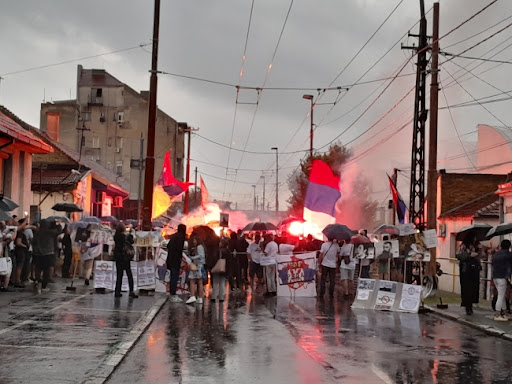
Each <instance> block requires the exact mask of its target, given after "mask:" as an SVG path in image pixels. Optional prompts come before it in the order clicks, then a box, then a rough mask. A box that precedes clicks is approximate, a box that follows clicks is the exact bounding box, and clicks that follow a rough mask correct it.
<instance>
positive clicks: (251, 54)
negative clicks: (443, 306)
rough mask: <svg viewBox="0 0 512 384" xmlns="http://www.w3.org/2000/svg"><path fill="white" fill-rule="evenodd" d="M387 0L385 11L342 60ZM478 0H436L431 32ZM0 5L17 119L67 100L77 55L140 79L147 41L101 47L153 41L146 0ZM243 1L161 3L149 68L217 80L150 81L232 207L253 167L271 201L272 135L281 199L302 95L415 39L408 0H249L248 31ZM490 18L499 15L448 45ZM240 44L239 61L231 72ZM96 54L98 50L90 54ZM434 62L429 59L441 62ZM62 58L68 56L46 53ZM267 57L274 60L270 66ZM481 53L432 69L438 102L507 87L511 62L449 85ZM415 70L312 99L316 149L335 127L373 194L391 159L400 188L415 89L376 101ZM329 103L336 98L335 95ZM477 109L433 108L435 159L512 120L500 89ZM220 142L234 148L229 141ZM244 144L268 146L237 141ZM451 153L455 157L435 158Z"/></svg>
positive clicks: (399, 53)
mask: <svg viewBox="0 0 512 384" xmlns="http://www.w3.org/2000/svg"><path fill="white" fill-rule="evenodd" d="M399 3H400V5H399V6H398V7H397V9H396V11H395V12H394V13H393V14H392V15H391V16H390V18H389V20H388V21H387V22H386V23H385V24H384V25H383V27H382V28H381V29H380V30H379V32H378V33H377V34H376V35H375V36H374V37H373V38H372V39H371V40H370V42H369V43H368V45H367V46H366V47H365V48H364V50H363V51H362V52H361V53H360V54H359V55H358V56H357V57H356V58H355V59H354V60H353V61H352V62H351V63H350V65H349V66H348V67H347V68H346V70H344V71H343V69H344V68H345V67H346V65H347V64H348V63H349V62H350V61H351V60H352V59H353V58H354V56H355V55H356V53H357V52H358V51H359V49H360V48H361V47H362V46H363V45H364V44H365V43H366V42H367V40H368V39H369V38H370V36H371V35H372V34H373V33H374V32H375V31H376V30H377V28H378V27H379V25H380V24H381V23H382V22H383V21H384V20H385V19H386V17H388V15H390V13H391V12H392V10H393V9H394V8H395V7H396V6H397V5H398V4H399ZM488 3H490V0H450V1H441V5H440V8H441V36H443V35H444V34H445V33H447V32H448V31H450V30H451V29H452V28H454V27H455V26H457V25H458V24H460V23H461V22H463V21H464V20H466V19H468V18H469V17H470V16H472V15H473V14H475V13H476V12H477V11H479V10H480V9H481V8H483V7H484V6H485V5H486V4H488ZM0 4H1V9H2V12H1V13H0V47H1V54H0V76H1V77H2V80H1V83H0V104H2V105H4V106H6V107H7V108H8V109H10V110H11V111H12V112H14V113H15V114H17V115H18V116H19V117H21V118H22V119H23V120H25V121H27V122H28V123H30V124H32V125H35V126H37V127H38V126H39V109H40V103H41V102H42V101H43V100H46V101H51V100H63V99H69V98H70V95H71V97H72V98H74V95H75V93H76V89H75V84H76V66H77V64H82V65H83V66H84V68H103V69H105V70H107V71H108V72H109V73H111V74H112V75H113V76H114V77H116V78H118V79H119V80H121V81H123V82H125V83H126V84H128V85H129V86H131V87H132V88H134V89H136V90H139V91H140V90H146V89H149V74H148V70H149V68H150V66H151V55H150V51H151V47H150V46H146V47H143V48H135V49H132V50H126V51H123V52H118V53H115V54H108V55H101V54H103V53H108V52H112V51H118V50H123V49H126V48H130V47H136V46H138V45H140V44H145V43H149V42H150V41H151V37H152V26H153V2H152V1H150V0H145V1H142V0H137V1H135V0H112V1H104V0H89V1H81V2H78V1H64V0H59V1H58V0H47V1H44V2H43V1H39V0H31V1H28V0H27V1H8V0H3V1H1V2H0ZM252 4H253V2H252V0H217V1H206V0H172V1H171V0H169V1H167V0H163V1H162V8H161V18H160V51H159V69H160V70H161V71H165V72H169V73H172V74H177V75H183V76H189V77H196V78H200V79H204V80H209V81H214V82H221V83H225V84H227V85H221V84H214V83H211V82H205V81H198V80H192V79H188V78H184V77H179V76H173V75H163V74H162V75H159V80H158V82H159V83H158V105H159V107H160V108H161V109H162V110H163V111H165V112H166V113H168V114H169V115H170V116H172V117H173V118H174V119H176V120H177V121H186V122H188V123H189V125H191V126H193V127H197V128H199V132H198V133H199V134H200V135H201V136H203V137H204V138H203V137H198V136H194V137H193V140H192V156H191V157H192V159H193V162H192V169H194V167H197V168H198V170H199V173H200V174H201V175H202V176H203V179H204V180H205V183H206V185H207V187H208V189H209V191H210V195H211V196H212V197H213V198H217V199H226V200H230V201H233V202H237V203H238V208H242V209H250V208H252V202H253V188H252V185H253V184H255V185H257V189H256V193H257V194H258V195H260V196H261V194H262V186H263V182H262V179H261V178H260V176H261V175H262V174H263V175H265V179H266V187H267V190H266V192H267V199H268V200H269V201H270V203H271V208H272V207H274V204H275V203H274V201H275V174H274V172H275V153H272V151H271V150H270V148H271V147H278V148H279V165H280V170H279V179H280V182H281V183H282V184H281V185H280V204H281V208H283V207H284V206H285V205H286V203H285V201H286V198H287V197H288V190H287V186H286V179H287V178H288V177H289V175H290V174H291V173H292V172H293V170H294V169H295V167H296V166H297V165H298V163H299V160H300V159H301V158H302V157H304V156H306V154H307V150H308V148H309V139H308V135H309V116H308V112H309V107H310V104H309V103H310V102H309V100H304V99H303V98H302V96H303V95H304V94H312V95H314V96H315V98H316V97H317V96H318V93H317V91H316V90H315V89H317V88H320V89H323V88H326V87H328V86H329V85H331V86H333V87H337V86H345V85H350V84H353V83H355V82H356V81H357V80H358V79H359V78H360V77H361V75H363V74H364V73H365V71H366V70H367V69H368V68H370V67H371V66H372V65H373V64H374V63H375V62H376V61H377V60H379V59H380V58H381V56H382V55H383V54H384V53H385V52H387V51H388V50H389V49H390V48H392V49H391V51H390V52H389V53H388V54H387V55H386V56H385V57H384V58H383V59H382V60H381V61H380V62H379V63H378V64H377V65H376V66H375V67H374V68H373V69H372V70H371V71H370V72H369V73H368V74H367V75H366V76H365V77H364V78H363V79H362V80H360V81H363V82H364V81H369V80H375V79H381V78H387V77H390V76H392V75H394V74H395V73H396V72H397V70H398V69H399V68H401V67H402V66H403V65H404V64H406V62H407V60H408V59H409V58H410V56H411V52H410V51H404V50H401V49H400V43H404V44H407V45H411V44H412V43H414V42H415V39H414V38H407V37H403V38H402V36H404V35H406V33H407V31H408V30H409V29H411V28H412V29H411V32H412V33H417V32H418V28H417V25H416V26H415V24H416V22H417V21H418V19H419V1H414V0H405V1H402V2H400V1H399V0H344V1H340V0H316V1H311V0H294V1H293V2H292V6H291V9H290V1H289V0H255V1H254V8H253V12H252V17H251V23H250V28H249V34H248V39H247V40H246V37H247V31H248V26H249V19H250V15H251V5H252ZM431 7H432V1H430V0H426V4H425V8H426V10H430V9H431ZM289 10H290V12H289V16H288V19H287V21H286V23H285V20H286V17H287V14H288V11H289ZM431 17H432V12H430V13H429V14H428V15H427V19H428V23H429V27H428V29H429V31H430V30H431ZM507 18H508V19H507ZM500 22H501V23H500ZM510 22H512V4H510V2H508V1H505V0H500V1H498V2H497V3H496V4H494V5H492V6H491V7H490V8H489V9H488V10H486V11H485V12H483V13H482V14H481V15H479V16H477V17H476V18H475V19H474V20H472V21H470V22H468V23H467V24H466V25H464V26H462V27H461V28H460V29H458V30H456V31H455V32H453V33H452V34H450V35H449V36H447V37H446V38H444V39H442V40H441V42H440V44H441V48H442V49H445V50H446V51H447V52H450V53H460V52H462V51H463V50H465V49H466V48H469V47H471V46H473V45H475V44H476V43H478V42H479V41H481V40H483V39H485V38H487V37H488V36H490V35H491V34H493V33H494V32H497V31H498V30H500V29H501V28H503V27H505V26H507V25H508V24H509V23H510ZM496 23H500V24H498V25H497V26H495V27H494V28H492V29H490V30H488V31H486V32H483V33H482V34H480V35H478V36H476V37H473V38H472V39H469V40H466V41H464V42H462V43H460V44H458V45H455V46H452V47H448V46H450V45H451V44H454V43H457V42H460V41H462V40H464V39H467V38H468V37H470V36H472V35H474V34H476V33H478V32H481V31H483V30H485V29H487V28H489V27H491V26H492V25H494V24H496ZM283 26H284V28H283ZM281 32H282V36H281V39H280V40H279V37H280V35H281ZM507 39H511V40H512V28H508V29H506V30H504V31H503V32H501V33H499V34H497V35H496V36H494V37H492V38H490V39H489V40H488V41H486V42H484V43H482V44H480V45H478V46H477V47H476V48H474V49H472V50H470V51H468V52H466V53H465V55H467V56H471V57H480V56H482V55H484V54H485V53H486V52H487V51H489V50H491V49H493V48H494V50H493V51H491V52H490V53H488V54H487V55H486V56H485V57H487V58H488V57H490V56H491V55H492V54H494V53H497V52H499V51H500V50H502V52H500V53H499V54H498V55H496V56H495V57H494V58H493V59H495V60H505V61H507V60H511V59H512V52H511V48H507V46H508V44H509V42H508V40H507ZM278 42H279V44H278ZM397 42H398V44H396V43H397ZM500 44H501V45H500ZM445 47H447V48H445ZM504 48H506V49H504ZM244 49H245V50H246V60H245V65H244V73H243V76H242V78H241V79H240V69H241V64H242V56H243V53H244ZM95 55H101V56H98V57H96V58H88V57H90V56H95ZM445 60H446V59H445V58H443V57H441V59H440V62H443V61H445ZM61 62H66V63H63V64H61V65H52V64H57V63H61ZM414 63H415V59H413V60H412V61H410V62H409V63H408V64H407V65H406V67H405V68H404V69H403V71H402V72H401V73H402V74H410V73H413V72H414V71H415V66H414ZM270 64H272V68H271V70H270V71H268V68H269V65H270ZM479 64H481V62H480V61H475V62H473V61H471V60H467V59H462V58H457V59H455V60H453V61H452V62H450V63H447V64H445V65H444V66H442V67H441V73H440V76H441V83H442V84H444V85H445V86H444V87H443V88H444V93H443V92H441V93H440V98H439V100H440V106H444V105H446V100H445V95H446V99H447V100H448V104H450V105H454V104H458V103H462V102H466V101H472V100H473V99H472V97H474V98H482V97H485V96H489V95H493V94H497V93H500V92H502V91H508V90H510V89H512V84H511V83H512V81H511V79H510V78H511V77H510V70H511V68H510V64H502V65H498V64H497V63H488V62H487V63H483V64H482V65H481V66H479V67H478V68H477V69H475V71H474V72H473V73H475V74H479V73H481V72H484V71H486V72H485V73H483V74H481V75H478V76H479V77H480V78H481V79H482V80H479V79H477V78H475V77H473V78H470V76H469V75H466V76H464V77H462V78H461V79H460V80H459V82H460V81H462V80H464V79H467V80H465V81H463V82H461V83H460V84H461V85H462V86H463V87H464V88H465V90H464V89H463V88H461V86H459V85H457V83H454V84H453V85H451V86H450V85H449V83H450V81H451V80H452V78H451V77H450V75H454V76H455V77H456V78H458V77H459V76H461V75H463V74H464V73H465V71H464V70H461V69H460V67H459V66H458V65H460V66H463V67H467V68H469V69H471V68H473V67H475V66H476V65H479ZM47 65H48V67H46V68H41V69H34V68H37V67H41V66H47ZM30 69H34V70H30ZM23 70H27V71H23ZM487 70H488V71H487ZM21 71H23V72H21ZM457 71H459V72H458V74H457V75H456V74H455V73H456V72H457ZM338 76H339V77H338ZM337 77H338V78H337ZM336 78H337V79H336ZM335 79H336V81H335V82H334V83H333V80H335ZM414 81H415V77H414V76H404V77H400V78H398V79H397V80H396V81H394V82H393V83H392V85H391V86H390V87H389V88H388V89H387V90H386V92H385V93H384V94H383V95H382V97H381V98H380V99H379V100H377V101H376V102H375V103H373V104H372V102H373V101H374V99H375V98H376V97H377V95H378V94H379V92H380V91H381V90H382V89H384V87H385V86H386V85H387V84H389V81H387V82H385V81H381V82H371V83H368V84H364V85H356V86H353V87H350V89H349V91H348V92H345V91H342V92H341V93H338V91H335V90H333V91H327V92H325V94H324V93H322V95H321V98H320V99H319V104H318V105H316V107H315V109H314V121H315V124H317V125H318V127H317V129H316V130H315V138H314V147H315V148H325V147H326V146H327V145H328V144H329V143H330V142H331V141H332V140H333V139H334V138H336V137H337V136H339V135H340V134H341V136H340V137H339V140H341V142H342V143H349V147H350V148H352V150H353V152H354V155H355V156H356V158H357V161H356V162H355V166H357V169H358V170H359V172H361V173H363V174H365V175H366V176H367V177H368V178H369V179H370V180H371V182H372V186H373V190H374V192H375V198H376V199H378V200H379V203H382V202H384V201H386V199H387V198H389V188H388V185H387V181H386V176H385V174H386V172H387V173H391V172H392V169H393V168H395V167H396V168H399V169H402V170H404V174H403V175H401V176H400V177H399V190H400V191H401V192H402V194H403V195H408V182H409V179H408V177H409V173H410V161H411V160H410V158H411V140H412V139H411V137H412V136H411V132H412V123H410V124H407V125H406V128H404V129H403V130H401V131H400V132H399V133H396V131H397V130H398V129H399V128H400V127H401V126H402V125H403V124H405V123H406V122H407V121H408V120H409V119H411V118H412V108H413V101H414V95H413V93H411V94H410V95H409V96H408V97H407V98H405V99H404V100H403V101H402V102H401V103H400V104H399V105H398V106H397V107H396V108H395V109H394V110H393V111H392V112H391V113H389V114H386V113H387V112H388V111H389V109H390V108H392V107H393V106H394V105H395V104H396V103H397V102H398V101H399V100H400V99H401V98H402V97H403V96H404V95H405V94H406V92H408V91H409V90H410V89H411V88H412V87H413V86H414ZM484 81H485V82H486V83H484ZM429 83H430V80H429ZM237 84H239V85H241V86H248V87H260V88H266V89H264V90H263V91H262V92H261V94H260V95H259V96H260V100H259V104H258V105H257V106H256V105H255V104H254V103H255V102H256V100H258V93H257V91H256V90H254V89H241V90H240V92H239V94H238V100H239V101H240V102H244V103H248V104H238V105H237V104H236V99H237V92H236V88H235V87H234V85H237ZM270 88H279V89H270ZM372 92H375V93H373V94H372ZM505 96H506V95H505ZM501 97H503V95H502V96H501ZM334 101H337V103H336V105H335V106H333V105H332V103H333V102H334ZM370 104H371V105H372V106H371V107H370V108H369V109H368V111H367V112H366V113H365V114H363V115H362V117H360V118H359V116H360V115H361V114H362V113H363V111H365V110H366V109H367V108H368V106H369V105H370ZM485 108H487V109H488V110H489V111H490V112H491V113H492V115H491V113H489V112H488V111H486V110H485V109H484V108H483V107H482V106H479V105H477V106H471V107H465V108H457V109H455V108H453V109H451V112H452V117H453V122H452V118H451V117H450V115H449V113H448V110H447V109H444V110H442V111H440V115H439V119H440V129H439V144H440V147H439V155H438V159H439V167H438V168H446V169H448V170H450V169H452V170H454V171H458V172H470V171H474V170H472V169H471V164H470V163H469V162H468V160H467V158H466V157H465V155H464V149H463V147H462V145H461V143H460V140H459V138H458V137H457V132H458V134H459V135H460V136H461V140H462V141H463V143H464V145H465V150H466V151H467V152H471V151H472V150H474V147H475V141H476V134H475V133H474V131H475V129H476V126H477V124H481V123H483V124H490V125H499V126H501V125H511V121H510V114H509V113H507V112H508V111H509V110H510V101H504V102H497V103H490V104H486V105H485ZM384 115H386V116H385V117H384V118H383V119H382V120H381V121H380V122H379V123H378V124H376V125H375V126H374V127H373V128H372V129H371V130H369V131H368V132H367V133H366V134H364V135H362V136H361V137H359V135H361V134H362V133H363V132H364V131H366V130H367V129H368V128H370V127H371V126H372V125H373V124H374V123H375V122H377V121H378V120H379V119H381V118H382V117H383V116H384ZM493 115H494V116H493ZM455 128H456V129H455ZM387 137H388V139H387V140H385V138H387ZM205 138H207V139H208V140H211V141H214V142H217V143H220V144H222V145H223V146H225V147H222V146H219V145H217V144H214V143H212V142H211V141H208V140H207V139H205ZM378 143H380V144H378ZM230 146H231V147H232V148H233V150H229V149H228V148H229V147H230ZM374 146H375V147H374ZM226 147H228V148H226ZM368 149H369V151H368V152H366V151H367V150H368ZM243 150H246V151H251V152H265V153H266V154H251V153H243V152H241V151H243ZM290 152H296V153H290ZM361 154H363V156H360V155H361ZM459 154H461V156H460V157H459V158H457V159H451V160H449V161H447V160H446V158H447V157H455V155H459ZM226 167H228V168H229V169H228V171H226ZM466 168H467V169H466ZM342 192H343V191H342ZM260 199H261V197H260ZM233 206H234V204H233Z"/></svg>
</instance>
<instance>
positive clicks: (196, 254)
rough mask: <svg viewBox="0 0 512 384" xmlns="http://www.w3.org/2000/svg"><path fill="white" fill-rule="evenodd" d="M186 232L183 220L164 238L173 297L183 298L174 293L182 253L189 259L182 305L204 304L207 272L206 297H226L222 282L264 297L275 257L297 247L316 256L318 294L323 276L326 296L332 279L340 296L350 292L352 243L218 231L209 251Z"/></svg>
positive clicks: (271, 285) (272, 281)
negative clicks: (338, 284)
mask: <svg viewBox="0 0 512 384" xmlns="http://www.w3.org/2000/svg"><path fill="white" fill-rule="evenodd" d="M186 232H187V228H186V227H185V225H184V224H180V225H179V226H178V230H177V232H176V233H175V234H173V235H171V236H170V238H169V241H168V243H167V269H168V270H169V274H170V278H169V284H170V295H171V297H170V300H171V301H172V302H182V301H183V300H182V298H181V297H179V296H178V294H177V292H178V281H179V275H180V269H181V268H182V265H183V264H184V263H185V262H184V261H183V260H184V258H183V255H184V253H185V254H186V255H187V256H188V258H189V260H188V261H187V262H186V263H187V264H188V268H189V270H188V276H187V277H188V281H189V290H190V296H189V297H188V299H187V300H186V303H187V304H193V303H203V301H204V298H205V284H206V283H207V282H208V275H209V276H210V277H211V279H210V283H211V289H212V293H211V295H210V300H211V301H213V302H215V301H220V302H222V301H224V300H225V297H226V291H225V290H226V286H227V287H228V289H229V290H230V291H231V292H239V291H242V290H250V291H252V292H253V293H255V292H259V293H262V294H263V295H264V296H276V295H277V281H276V267H277V264H276V256H277V255H292V254H294V253H302V252H315V253H316V255H317V257H318V265H319V279H317V280H318V281H319V284H318V296H319V297H324V296H325V293H326V289H325V288H326V283H327V281H328V282H329V291H328V292H329V295H330V297H333V296H334V290H335V283H336V279H340V280H341V282H342V293H343V296H349V295H353V294H354V291H355V287H354V284H353V283H352V282H353V280H354V272H355V269H356V258H355V255H354V252H353V249H352V247H353V245H352V244H345V243H344V242H338V241H336V240H334V239H328V241H327V242H321V241H318V240H315V239H313V237H312V236H309V237H306V238H304V239H298V238H292V237H287V236H275V235H273V234H272V233H260V232H254V233H243V232H242V231H238V232H231V233H230V234H229V235H221V237H220V239H219V240H218V244H217V245H218V246H217V247H214V248H213V250H212V249H211V248H209V247H207V246H206V245H205V244H204V243H203V240H202V239H201V237H200V236H197V235H195V234H194V232H193V233H192V235H191V237H190V238H189V239H188V241H187V234H186ZM185 260H186V259H185ZM219 260H221V261H222V269H220V270H219V269H218V268H217V267H216V266H217V265H218V262H219ZM338 270H339V271H340V272H339V275H338V273H337V271H338Z"/></svg>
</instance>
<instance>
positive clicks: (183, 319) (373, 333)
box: [108, 294, 512, 384]
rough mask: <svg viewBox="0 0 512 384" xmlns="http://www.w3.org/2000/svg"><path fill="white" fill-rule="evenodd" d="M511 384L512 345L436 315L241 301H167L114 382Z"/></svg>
mask: <svg viewBox="0 0 512 384" xmlns="http://www.w3.org/2000/svg"><path fill="white" fill-rule="evenodd" d="M231 382H233V383H308V384H310V383H320V382H325V383H340V382H341V383H443V384H444V383H464V384H466V383H512V343H510V342H508V341H505V340H502V339H499V338H495V337H491V336H487V335H485V334H483V333H481V332H479V331H477V330H474V329H472V328H468V327H465V326H463V325H461V324H459V323H455V322H452V321H450V320H445V319H442V318H440V317H437V316H435V315H431V314H429V315H415V314H398V313H390V312H377V311H371V310H352V309H351V308H350V305H349V303H348V302H344V301H342V300H338V299H337V298H335V299H334V301H330V300H325V301H317V300H316V299H311V298H297V299H296V300H295V302H292V301H290V300H289V299H287V298H263V297H261V296H259V295H255V296H254V297H251V295H250V294H248V295H247V296H245V295H244V294H239V295H235V297H232V298H231V299H230V300H229V302H224V303H223V304H222V305H220V303H211V302H209V301H208V300H206V302H205V304H203V305H202V306H198V305H196V306H187V305H185V304H176V303H170V302H168V303H167V304H166V305H165V306H164V307H163V308H162V310H161V312H160V313H159V315H158V316H157V317H156V319H155V321H154V322H153V324H152V325H151V326H150V328H149V329H148V330H147V332H146V333H145V334H144V335H143V337H142V338H141V339H140V340H139V342H138V343H137V344H136V345H135V347H134V349H133V350H132V351H131V352H130V353H129V354H128V356H127V357H126V359H125V360H124V361H123V362H122V363H121V365H120V366H119V367H118V368H117V370H116V371H115V372H114V374H113V375H112V377H111V378H110V380H109V381H108V383H109V384H115V383H123V384H126V383H202V384H204V383H231Z"/></svg>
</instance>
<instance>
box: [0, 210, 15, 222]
mask: <svg viewBox="0 0 512 384" xmlns="http://www.w3.org/2000/svg"><path fill="white" fill-rule="evenodd" d="M11 219H12V216H11V214H10V213H9V212H5V211H4V210H1V209H0V220H2V221H7V220H11Z"/></svg>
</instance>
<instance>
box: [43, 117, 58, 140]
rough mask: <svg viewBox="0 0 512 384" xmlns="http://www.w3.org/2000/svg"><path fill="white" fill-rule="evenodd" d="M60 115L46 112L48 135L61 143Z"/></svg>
mask: <svg viewBox="0 0 512 384" xmlns="http://www.w3.org/2000/svg"><path fill="white" fill-rule="evenodd" d="M59 129H60V113H59V112H46V133H47V134H48V136H50V137H51V138H52V139H53V140H55V141H59Z"/></svg>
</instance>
